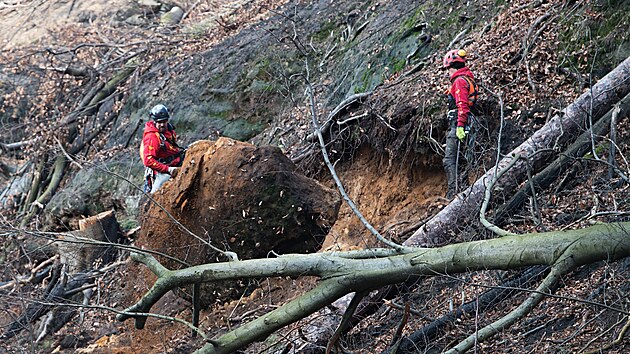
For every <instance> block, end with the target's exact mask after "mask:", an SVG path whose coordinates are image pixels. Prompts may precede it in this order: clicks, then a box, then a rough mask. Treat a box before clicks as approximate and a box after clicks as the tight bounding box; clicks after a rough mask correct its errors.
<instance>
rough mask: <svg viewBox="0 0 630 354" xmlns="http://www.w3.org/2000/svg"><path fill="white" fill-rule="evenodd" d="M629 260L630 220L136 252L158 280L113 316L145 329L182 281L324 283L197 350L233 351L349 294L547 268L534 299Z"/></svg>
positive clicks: (140, 260) (136, 256)
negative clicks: (468, 236) (304, 248)
mask: <svg viewBox="0 0 630 354" xmlns="http://www.w3.org/2000/svg"><path fill="white" fill-rule="evenodd" d="M628 256H630V223H628V222H627V223H616V224H603V225H597V226H592V227H589V228H585V229H580V230H571V231H564V232H561V231H554V232H546V233H535V234H527V235H516V236H508V237H503V238H497V239H492V240H483V241H475V242H467V243H459V244H452V245H447V246H444V247H440V248H418V249H416V250H414V251H412V252H408V253H405V254H396V253H395V252H394V251H392V250H385V249H374V250H364V251H350V252H330V253H316V254H307V255H298V254H295V255H285V256H280V257H277V258H271V259H254V260H246V261H234V262H223V263H212V264H204V265H199V266H194V267H189V268H185V269H181V270H169V269H166V268H165V267H164V266H162V265H161V264H160V263H159V262H157V260H156V259H155V258H153V257H152V256H150V255H147V254H139V253H135V254H133V255H132V257H133V258H134V260H136V261H139V262H142V263H143V264H145V265H146V266H147V267H148V268H149V269H150V270H151V271H152V272H153V273H154V274H156V275H157V276H158V279H157V281H156V282H155V284H154V285H153V287H152V288H151V289H150V290H149V291H148V292H147V293H146V294H145V295H144V296H143V297H142V298H141V299H140V301H138V302H137V303H136V304H135V305H133V306H131V307H129V308H127V309H126V310H125V311H124V312H122V313H121V314H119V315H118V316H117V319H118V320H120V321H124V320H127V319H130V318H134V319H135V324H136V327H137V328H143V327H144V324H145V322H146V319H147V316H148V314H149V312H150V311H151V308H152V307H153V305H155V303H156V302H157V301H158V300H159V299H160V298H162V296H164V295H165V294H166V293H167V292H168V291H170V290H172V289H175V288H177V287H180V286H184V285H187V284H193V283H198V282H212V281H222V280H229V279H247V278H262V277H274V276H317V277H320V278H321V279H322V281H321V282H320V283H319V284H318V285H317V286H316V287H315V288H314V289H312V290H311V291H308V292H307V293H305V294H303V295H302V296H300V297H298V298H296V299H295V300H293V301H290V302H288V303H286V304H285V305H283V306H281V307H280V308H278V309H276V310H274V311H271V312H269V313H267V314H265V315H263V316H261V317H259V318H257V319H255V320H253V321H251V322H249V323H247V324H244V325H243V326H241V327H239V328H236V329H234V330H232V331H230V332H228V333H226V334H224V335H222V336H220V337H219V338H216V339H209V338H207V340H208V341H209V343H210V344H207V345H205V346H204V347H203V348H201V349H199V350H198V351H197V353H233V352H235V351H236V350H237V349H239V348H243V347H245V346H246V345H248V344H250V343H252V342H254V341H259V340H262V339H264V338H266V337H267V336H268V335H269V334H271V333H273V332H274V331H276V330H278V329H280V328H282V327H284V326H286V325H289V324H291V323H293V322H295V321H298V320H300V319H302V318H304V317H306V316H308V315H310V314H312V313H314V312H316V311H318V310H320V309H322V308H323V307H325V306H327V305H329V304H331V303H332V302H334V301H335V300H337V299H338V298H340V297H342V296H344V295H346V294H349V293H351V292H365V291H370V290H373V289H378V288H380V287H382V286H385V285H388V284H395V283H400V282H403V281H406V280H409V279H413V278H415V277H418V276H435V275H441V274H456V273H462V272H469V271H474V270H481V269H485V270H487V269H516V268H520V267H524V266H533V265H549V266H551V272H550V274H549V275H548V276H547V278H545V280H544V281H543V282H542V283H541V285H539V287H538V289H537V291H536V292H534V293H533V294H534V295H537V296H538V298H539V299H538V301H540V300H541V299H542V298H544V296H545V294H546V293H548V292H549V289H550V288H551V287H552V286H553V285H554V284H555V281H557V279H558V277H559V276H560V275H562V274H565V273H567V272H569V271H571V270H572V269H574V268H575V267H578V266H580V265H585V264H590V263H593V262H596V261H601V260H606V261H612V260H616V259H620V258H624V257H628ZM532 303H533V304H534V305H535V304H536V303H537V302H535V301H534V300H532V301H529V302H528V305H531V304H532ZM515 316H516V315H515ZM515 316H512V319H514V317H515ZM201 334H202V335H203V336H204V337H206V336H205V335H204V334H203V333H201Z"/></svg>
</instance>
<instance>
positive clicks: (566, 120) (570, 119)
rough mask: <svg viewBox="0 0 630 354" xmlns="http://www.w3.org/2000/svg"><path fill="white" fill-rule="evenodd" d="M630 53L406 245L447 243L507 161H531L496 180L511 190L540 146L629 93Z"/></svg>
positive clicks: (554, 142) (558, 142)
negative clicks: (521, 158) (523, 158)
mask: <svg viewBox="0 0 630 354" xmlns="http://www.w3.org/2000/svg"><path fill="white" fill-rule="evenodd" d="M629 77H630V57H629V58H627V59H626V60H624V61H623V62H622V63H621V64H619V66H617V68H615V69H614V70H613V71H611V72H610V73H608V75H606V76H605V77H603V78H602V79H601V80H599V81H598V82H597V83H596V84H595V85H594V86H593V87H592V88H591V90H590V91H588V92H585V93H584V94H582V95H581V96H580V97H579V98H578V99H577V100H576V101H575V102H574V103H573V104H571V105H569V106H568V107H567V108H565V109H564V110H563V111H562V112H561V114H559V115H556V116H555V117H553V118H552V119H551V120H549V122H547V124H545V125H544V126H543V127H542V128H540V129H539V130H538V131H537V132H536V133H534V135H532V136H531V137H530V138H529V139H527V140H526V141H525V142H524V143H523V144H521V145H520V146H518V147H517V148H516V149H514V150H512V151H511V152H510V153H508V154H507V155H506V157H505V158H503V159H502V160H500V161H499V162H498V163H497V165H496V168H494V169H492V170H490V171H488V172H486V173H485V174H484V175H483V176H481V177H480V178H479V179H478V180H477V181H476V182H475V183H474V184H473V185H472V186H470V187H469V188H468V189H467V190H465V191H464V192H462V193H460V194H459V195H458V196H457V197H456V198H455V199H454V200H453V201H452V202H451V203H450V204H449V205H447V206H446V207H445V208H444V209H442V210H441V211H440V212H439V213H438V214H436V215H435V216H434V217H433V218H431V219H430V220H429V221H427V222H426V223H425V224H424V225H423V226H422V227H420V228H419V229H418V230H416V232H414V234H413V235H411V237H410V238H409V239H407V240H406V241H405V243H404V245H405V246H411V247H414V246H416V247H417V246H420V247H427V246H437V245H442V244H445V243H448V242H449V240H450V238H451V235H453V234H457V230H456V227H457V225H458V224H459V223H460V222H462V221H464V220H466V219H469V218H470V216H471V215H477V214H478V211H479V208H480V205H481V203H482V200H483V198H484V195H485V191H486V187H487V184H488V183H489V182H490V181H492V180H493V179H494V176H495V175H496V174H497V172H498V171H501V170H502V169H504V168H505V167H506V166H508V165H510V163H512V162H513V160H514V158H516V157H528V158H530V161H529V162H527V161H517V162H516V163H515V164H514V166H513V167H512V168H511V169H510V170H509V171H507V172H506V173H505V174H504V175H503V177H501V178H500V179H499V181H498V183H497V184H496V186H497V187H500V188H502V189H503V190H505V191H509V190H513V189H514V188H516V186H518V185H519V184H520V183H521V182H523V181H524V180H525V177H526V171H527V164H528V163H533V164H536V163H537V162H539V161H541V160H542V159H543V158H544V157H546V156H543V154H535V153H536V152H539V151H541V150H549V151H552V150H553V151H556V148H557V147H562V146H565V145H566V144H567V142H568V141H569V140H570V139H572V138H573V137H574V136H575V135H577V133H578V132H579V131H580V129H583V127H585V126H586V125H587V124H586V122H588V121H589V120H588V117H589V116H592V117H593V118H595V117H599V116H601V115H602V114H603V113H604V112H606V111H608V110H609V109H610V107H612V106H613V105H614V104H615V103H616V102H618V101H619V100H620V99H621V98H622V97H624V96H626V95H627V94H628V93H630V79H628V78H629Z"/></svg>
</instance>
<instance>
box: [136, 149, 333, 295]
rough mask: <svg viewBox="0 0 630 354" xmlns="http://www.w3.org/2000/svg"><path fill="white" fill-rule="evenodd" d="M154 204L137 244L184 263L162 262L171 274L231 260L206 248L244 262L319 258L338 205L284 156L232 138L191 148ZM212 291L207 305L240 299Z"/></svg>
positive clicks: (234, 289)
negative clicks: (290, 256) (297, 255)
mask: <svg viewBox="0 0 630 354" xmlns="http://www.w3.org/2000/svg"><path fill="white" fill-rule="evenodd" d="M151 197H152V199H153V201H149V202H147V204H146V205H145V210H144V211H143V212H142V213H141V214H142V217H141V223H142V230H141V232H140V234H139V236H138V239H137V240H136V243H137V245H138V246H141V247H143V248H147V249H150V250H153V251H157V252H160V253H164V254H167V255H169V256H171V257H175V258H177V259H178V260H180V261H181V263H180V262H177V261H173V260H171V259H169V258H168V257H159V258H160V260H161V261H162V262H163V264H164V265H166V266H167V267H169V268H178V267H181V266H182V264H188V265H197V264H203V263H210V262H217V261H225V260H226V259H225V257H223V256H222V255H221V254H219V253H217V252H215V251H213V250H212V248H211V247H209V246H207V244H206V243H205V242H210V243H211V244H212V245H214V246H215V247H217V248H219V249H222V250H228V251H232V252H236V253H237V254H238V256H239V258H240V259H241V260H243V259H252V258H261V257H263V258H264V257H273V256H274V253H276V254H286V253H296V252H299V253H307V252H315V251H317V250H319V248H320V247H321V244H322V242H323V240H324V237H325V236H326V233H327V231H328V229H329V228H330V227H331V226H332V225H333V224H334V222H335V221H336V219H337V213H338V211H339V206H340V203H341V201H340V198H339V194H338V193H337V192H336V191H334V190H332V189H330V188H327V187H325V186H323V185H321V184H320V183H319V182H317V181H315V180H313V179H310V178H307V177H305V176H303V175H301V174H299V173H298V172H297V171H296V168H295V165H294V164H293V163H292V162H291V161H290V160H289V159H288V158H287V157H286V156H285V155H284V154H282V152H281V151H280V149H278V148H276V147H272V146H263V147H256V146H254V145H251V144H249V143H244V142H239V141H236V140H232V139H229V138H220V139H218V140H217V141H216V142H213V141H208V140H204V141H199V142H197V143H195V144H193V145H191V146H190V147H189V149H188V151H187V153H186V158H185V159H184V163H183V166H182V168H181V171H180V172H179V173H178V174H177V176H176V177H175V178H174V179H172V180H171V181H169V182H167V183H166V184H165V185H164V186H162V188H161V189H160V190H159V191H158V192H156V193H155V194H153V195H152V196H151ZM167 212H168V214H170V215H171V216H172V217H173V218H171V217H169V215H168V214H167ZM180 223H181V225H180ZM182 225H183V226H184V227H185V228H186V229H188V230H190V231H191V232H192V233H194V234H195V235H196V236H197V237H195V236H192V235H190V233H189V232H187V231H185V230H184V229H183V228H182ZM208 287H209V286H206V289H205V290H206V291H204V292H203V293H204V295H203V297H204V300H205V301H203V302H204V303H205V304H208V301H209V300H214V299H216V297H215V296H214V295H213V294H214V293H217V294H218V293H221V294H222V296H221V299H225V297H231V296H232V295H233V296H239V295H240V292H239V286H237V285H235V284H230V285H229V286H227V287H225V288H222V289H221V290H217V288H215V287H213V286H212V287H209V288H208Z"/></svg>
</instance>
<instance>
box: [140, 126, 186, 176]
mask: <svg viewBox="0 0 630 354" xmlns="http://www.w3.org/2000/svg"><path fill="white" fill-rule="evenodd" d="M176 140H177V134H175V130H174V129H173V126H171V125H170V124H169V125H168V128H167V129H166V131H165V132H164V133H160V132H159V131H158V129H157V128H156V127H155V123H154V122H153V121H152V120H151V121H148V122H147V123H146V124H145V125H144V134H143V136H142V144H141V145H140V156H141V157H142V163H143V164H144V165H145V166H146V167H149V168H151V169H152V170H154V171H158V172H161V173H168V168H169V167H170V166H178V165H179V162H180V159H181V158H180V157H179V156H177V157H175V158H174V159H172V157H173V156H175V155H177V154H179V152H180V150H181V149H180V148H179V146H177V143H176ZM171 159H172V161H168V160H171ZM167 161H168V162H167Z"/></svg>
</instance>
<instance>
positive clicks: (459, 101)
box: [442, 49, 478, 199]
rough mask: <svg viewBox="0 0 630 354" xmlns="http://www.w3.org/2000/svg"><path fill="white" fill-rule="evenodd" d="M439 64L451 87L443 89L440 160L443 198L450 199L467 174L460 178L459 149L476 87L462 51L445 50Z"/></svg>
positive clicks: (461, 162) (462, 143)
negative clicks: (445, 183) (444, 107)
mask: <svg viewBox="0 0 630 354" xmlns="http://www.w3.org/2000/svg"><path fill="white" fill-rule="evenodd" d="M442 66H443V67H444V68H445V69H447V70H448V74H449V77H450V80H451V87H450V89H448V91H447V92H446V94H447V98H448V109H449V111H448V113H447V119H448V132H447V134H446V148H445V150H444V159H443V160H442V163H443V165H444V171H445V172H446V178H447V180H448V190H447V192H446V198H448V199H451V198H453V197H454V196H455V195H456V194H457V193H459V192H460V191H461V190H463V189H464V188H462V187H464V186H462V184H467V181H465V179H467V178H462V177H464V176H465V173H463V171H464V169H463V168H462V166H463V165H464V164H465V162H466V161H465V157H464V155H463V151H462V150H463V148H464V146H465V145H466V136H467V135H468V132H469V130H470V126H471V123H472V121H473V116H472V113H471V112H470V109H471V108H472V107H473V106H474V104H475V101H476V100H477V95H478V88H477V84H476V83H475V77H474V76H473V73H472V72H471V71H470V70H469V69H468V67H467V66H466V51H464V50H462V49H458V50H451V51H449V52H448V53H446V55H445V56H444V59H443V60H442ZM462 182H463V183H462Z"/></svg>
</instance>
